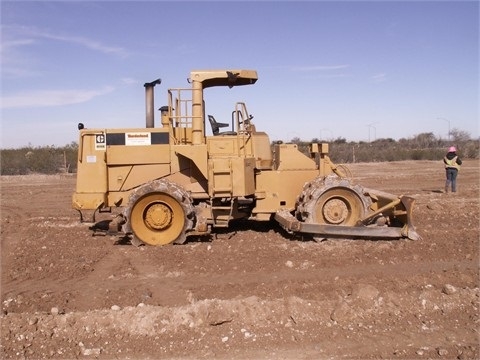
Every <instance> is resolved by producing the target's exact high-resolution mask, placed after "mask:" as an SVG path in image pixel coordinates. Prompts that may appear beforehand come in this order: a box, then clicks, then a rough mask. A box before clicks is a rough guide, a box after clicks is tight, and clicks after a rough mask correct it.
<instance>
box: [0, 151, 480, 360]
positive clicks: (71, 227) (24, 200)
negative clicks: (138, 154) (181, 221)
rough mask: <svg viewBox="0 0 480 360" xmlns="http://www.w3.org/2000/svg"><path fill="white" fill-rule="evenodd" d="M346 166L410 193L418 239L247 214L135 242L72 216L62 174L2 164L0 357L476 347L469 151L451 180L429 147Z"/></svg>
mask: <svg viewBox="0 0 480 360" xmlns="http://www.w3.org/2000/svg"><path fill="white" fill-rule="evenodd" d="M349 168H350V169H351V171H352V173H353V175H354V179H355V181H356V182H357V183H359V184H361V185H363V186H365V187H371V188H374V189H378V190H384V191H387V192H391V193H394V194H397V195H400V194H405V195H411V196H413V197H415V198H416V204H415V210H414V216H415V224H416V227H417V231H418V232H419V234H420V235H421V236H422V237H423V239H422V240H420V241H411V240H394V241H370V240H325V241H322V242H315V241H310V240H309V239H307V238H300V237H291V236H289V235H288V234H286V233H285V232H283V231H282V229H281V228H280V227H279V226H277V225H275V224H274V223H271V224H270V223H261V224H258V223H257V224H256V223H246V224H237V225H235V226H234V227H232V228H231V229H229V231H221V232H218V233H216V234H215V235H212V236H211V237H210V238H202V239H193V240H190V241H188V242H187V243H186V244H184V245H170V246H164V247H145V246H143V247H134V246H132V245H130V244H128V242H125V241H119V238H118V237H115V236H101V235H100V234H96V236H93V235H92V231H91V230H90V229H89V225H86V224H80V223H79V221H78V215H77V213H76V212H75V211H74V210H72V209H71V194H72V192H73V191H74V187H75V179H74V178H73V177H69V176H40V175H37V176H33V175H32V176H21V177H2V178H1V308H2V313H1V316H0V322H1V328H0V329H1V338H0V341H1V345H0V358H2V359H300V360H301V359H381V358H384V359H478V358H479V357H480V346H479V321H480V320H479V319H480V318H479V305H480V304H479V300H480V299H479V296H480V291H479V235H480V234H479V233H480V230H479V229H480V218H479V185H480V167H479V162H478V161H473V160H470V161H465V163H464V166H463V167H462V170H461V173H460V175H459V178H458V183H459V185H458V189H459V192H458V193H457V194H451V193H449V194H445V193H443V184H444V170H443V169H442V164H441V162H433V161H407V162H391V163H370V164H353V165H349ZM102 216H103V217H104V218H105V219H108V218H109V217H110V216H111V215H110V214H102Z"/></svg>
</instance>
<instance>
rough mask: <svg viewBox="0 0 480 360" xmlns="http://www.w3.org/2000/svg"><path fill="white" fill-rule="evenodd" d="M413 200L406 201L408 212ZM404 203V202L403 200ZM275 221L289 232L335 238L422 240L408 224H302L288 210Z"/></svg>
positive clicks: (277, 215) (279, 213)
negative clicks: (397, 225)
mask: <svg viewBox="0 0 480 360" xmlns="http://www.w3.org/2000/svg"><path fill="white" fill-rule="evenodd" d="M411 200H413V199H412V198H408V199H405V202H406V203H407V206H406V208H407V212H408V211H411V204H412V202H411ZM402 202H403V200H402ZM275 220H276V221H277V222H278V223H279V224H280V225H281V226H282V227H283V228H284V229H286V230H287V231H293V232H299V233H310V234H316V235H322V236H325V237H334V238H343V237H346V238H363V239H365V238H371V239H375V238H376V239H400V238H405V237H407V238H409V239H411V240H420V239H421V238H420V236H419V235H418V234H417V232H416V231H415V229H414V227H413V225H408V224H406V225H405V226H404V227H387V226H375V225H371V226H365V225H361V224H359V225H357V226H342V225H328V224H312V223H305V222H301V221H299V220H298V219H296V218H295V217H294V216H293V215H292V214H291V213H290V212H289V211H288V210H279V211H277V213H276V214H275Z"/></svg>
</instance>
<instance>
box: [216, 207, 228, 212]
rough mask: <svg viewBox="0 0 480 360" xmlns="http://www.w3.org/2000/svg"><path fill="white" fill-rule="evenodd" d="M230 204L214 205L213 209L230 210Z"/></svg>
mask: <svg viewBox="0 0 480 360" xmlns="http://www.w3.org/2000/svg"><path fill="white" fill-rule="evenodd" d="M230 209H231V207H230V206H212V210H228V211H229V212H230Z"/></svg>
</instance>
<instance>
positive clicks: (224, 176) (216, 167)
mask: <svg viewBox="0 0 480 360" xmlns="http://www.w3.org/2000/svg"><path fill="white" fill-rule="evenodd" d="M208 171H209V176H208V179H209V181H208V192H209V194H210V196H212V197H230V196H248V195H253V194H254V193H255V159H253V158H238V157H235V158H224V157H222V158H212V159H209V160H208Z"/></svg>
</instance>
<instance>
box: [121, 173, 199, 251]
mask: <svg viewBox="0 0 480 360" xmlns="http://www.w3.org/2000/svg"><path fill="white" fill-rule="evenodd" d="M193 215H194V209H193V206H192V201H191V199H190V197H189V196H188V193H187V192H186V191H185V190H183V189H182V188H181V187H180V186H178V185H176V184H174V183H172V182H169V181H167V180H155V181H152V182H150V183H148V184H145V185H142V186H141V187H139V188H138V189H136V190H134V191H133V192H132V193H131V195H130V199H129V204H128V206H127V208H126V209H125V211H124V217H125V219H126V220H127V221H126V223H125V225H124V226H125V229H124V230H125V232H126V233H131V234H132V236H133V240H132V243H134V244H135V245H138V244H141V243H145V244H149V245H166V244H170V243H173V242H175V243H179V244H181V243H183V242H185V240H186V231H187V230H190V229H191V228H192V226H193Z"/></svg>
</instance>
